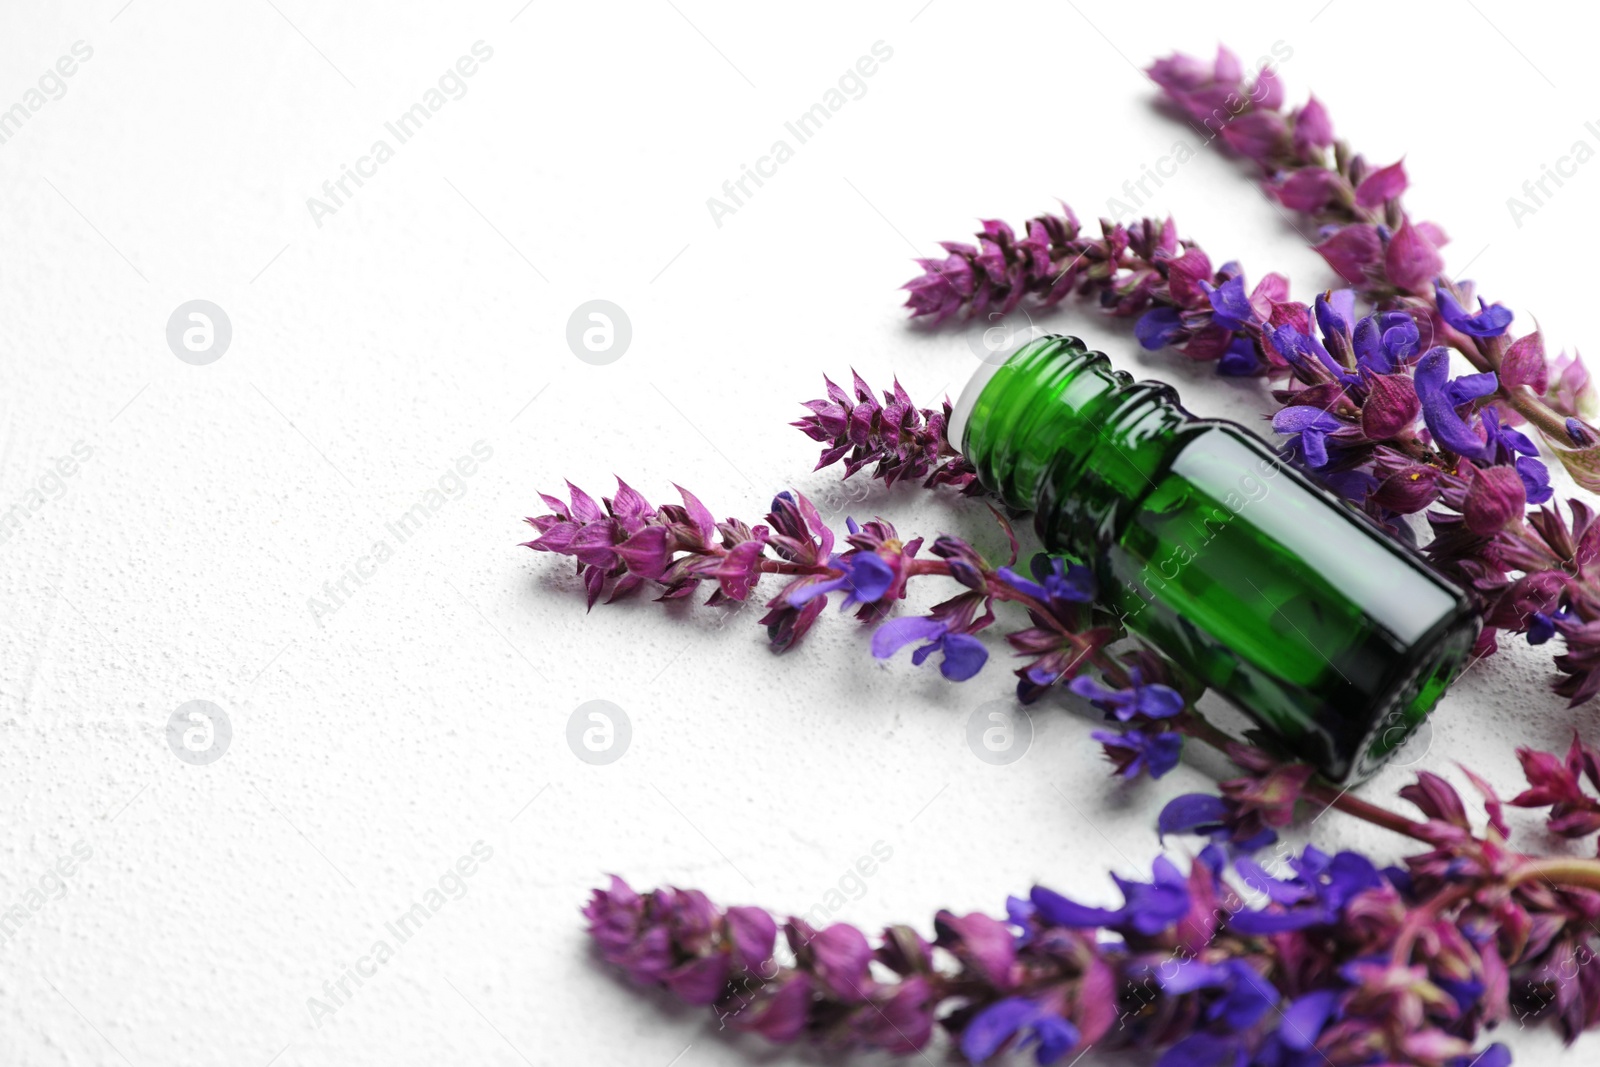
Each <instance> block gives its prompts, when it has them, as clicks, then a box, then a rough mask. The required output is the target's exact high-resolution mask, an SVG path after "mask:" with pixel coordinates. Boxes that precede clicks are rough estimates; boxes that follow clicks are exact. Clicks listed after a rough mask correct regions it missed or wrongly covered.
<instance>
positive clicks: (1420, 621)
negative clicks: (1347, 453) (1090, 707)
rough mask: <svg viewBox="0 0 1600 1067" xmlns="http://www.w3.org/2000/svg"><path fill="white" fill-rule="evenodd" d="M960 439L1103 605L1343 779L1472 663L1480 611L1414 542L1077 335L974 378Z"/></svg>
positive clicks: (1375, 760) (960, 409)
mask: <svg viewBox="0 0 1600 1067" xmlns="http://www.w3.org/2000/svg"><path fill="white" fill-rule="evenodd" d="M949 433H950V440H951V442H952V443H953V444H955V445H956V446H957V447H958V448H960V449H961V451H962V452H963V453H964V454H965V455H966V457H967V458H968V459H969V460H970V461H971V462H972V464H973V465H974V466H975V467H976V468H977V470H978V477H979V479H980V480H981V481H982V482H983V484H984V486H985V487H987V488H988V489H989V490H991V491H992V492H994V493H995V494H996V495H998V496H999V497H1000V498H1001V499H1002V500H1004V501H1005V503H1006V504H1007V505H1009V506H1011V507H1013V508H1017V509H1020V510H1026V511H1032V512H1033V513H1034V516H1035V527H1036V529H1037V530H1038V534H1039V537H1040V539H1041V540H1042V541H1043V543H1044V546H1045V549H1046V550H1047V551H1050V552H1061V553H1066V554H1070V555H1073V556H1077V557H1078V558H1080V559H1082V560H1083V561H1085V562H1086V563H1087V564H1088V565H1089V566H1090V567H1092V568H1093V570H1094V572H1095V575H1096V577H1097V578H1098V580H1099V587H1100V603H1101V606H1102V607H1104V608H1105V609H1107V610H1108V611H1111V612H1113V613H1115V614H1116V615H1118V616H1120V618H1121V620H1122V621H1123V623H1124V625H1125V626H1126V628H1127V629H1128V630H1129V631H1130V632H1131V633H1134V634H1136V635H1138V636H1140V637H1142V638H1144V639H1145V640H1146V641H1148V642H1149V643H1150V644H1151V645H1153V646H1155V647H1156V648H1158V649H1160V650H1161V651H1162V652H1164V653H1165V654H1166V655H1167V656H1169V657H1170V658H1171V659H1172V660H1173V661H1174V662H1176V663H1177V664H1178V665H1179V666H1181V667H1182V668H1183V669H1184V670H1186V671H1188V672H1189V673H1190V674H1192V675H1193V676H1194V677H1196V678H1197V679H1199V680H1200V681H1202V682H1204V683H1205V684H1206V685H1207V686H1209V687H1210V688H1212V689H1214V690H1216V691H1217V692H1218V693H1220V694H1221V695H1222V696H1224V697H1226V698H1227V699H1228V700H1229V701H1231V702H1232V703H1234V704H1235V705H1237V706H1238V707H1239V708H1241V709H1243V710H1244V711H1245V712H1246V713H1247V714H1249V715H1250V716H1251V717H1252V718H1253V719H1254V720H1255V721H1256V722H1257V723H1258V724H1260V725H1261V726H1262V727H1264V728H1265V729H1266V730H1267V731H1268V732H1270V733H1271V734H1273V735H1274V736H1275V737H1276V738H1277V739H1278V740H1279V742H1280V743H1281V744H1282V745H1283V746H1284V747H1285V748H1287V749H1288V750H1289V751H1290V752H1292V753H1294V754H1295V755H1297V756H1299V757H1300V758H1302V759H1305V760H1308V761H1309V762H1311V763H1312V764H1314V765H1315V766H1316V767H1317V768H1318V769H1319V770H1320V771H1321V772H1322V773H1323V774H1324V775H1325V776H1326V777H1327V778H1329V779H1330V780H1332V781H1334V782H1339V783H1354V782H1358V781H1360V780H1361V779H1363V778H1365V777H1367V776H1369V775H1371V774H1372V773H1373V772H1374V771H1376V770H1377V769H1378V768H1379V767H1380V766H1381V765H1382V764H1383V762H1384V760H1385V759H1387V758H1388V757H1389V756H1390V755H1391V754H1392V753H1393V751H1394V750H1395V749H1396V748H1398V747H1399V746H1400V745H1401V744H1402V743H1403V741H1404V740H1405V739H1406V737H1407V736H1409V735H1410V733H1411V732H1412V731H1413V730H1414V729H1415V728H1416V727H1417V726H1418V725H1419V724H1420V723H1421V722H1422V721H1423V720H1424V719H1425V718H1426V717H1427V715H1428V712H1429V711H1431V710H1432V709H1433V706H1434V705H1435V704H1436V703H1437V702H1438V700H1439V697H1440V695H1441V694H1442V693H1443V692H1444V690H1445V687H1446V686H1448V685H1449V684H1450V682H1451V681H1452V680H1453V679H1454V678H1455V676H1456V675H1457V674H1458V673H1459V672H1460V670H1461V668H1462V666H1463V665H1464V664H1465V662H1466V660H1467V655H1468V652H1469V650H1470V649H1471V647H1472V644H1473V641H1474V639H1475V638H1476V636H1477V633H1478V626H1479V620H1478V618H1477V615H1476V612H1474V611H1473V609H1472V605H1471V604H1470V603H1469V601H1468V600H1467V598H1466V597H1465V595H1464V594H1463V593H1462V592H1461V590H1460V589H1458V588H1457V587H1455V586H1454V585H1452V584H1451V583H1450V582H1449V581H1447V580H1446V579H1445V578H1443V577H1442V576H1441V575H1439V574H1438V573H1437V572H1436V571H1434V570H1433V569H1432V568H1431V567H1430V566H1429V565H1428V564H1427V562H1426V561H1425V560H1423V559H1422V558H1421V556H1419V555H1418V554H1417V553H1416V552H1414V551H1412V550H1411V549H1409V548H1408V547H1406V546H1405V545H1403V544H1401V543H1399V542H1397V541H1396V540H1394V539H1393V538H1392V537H1390V536H1388V535H1387V534H1385V533H1384V532H1383V531H1382V530H1380V529H1379V528H1378V527H1377V526H1376V525H1375V524H1373V523H1372V522H1370V521H1369V520H1368V519H1367V518H1366V517H1365V516H1364V515H1362V514H1361V513H1359V512H1358V511H1356V510H1355V509H1354V508H1352V507H1351V506H1349V505H1348V504H1346V503H1345V502H1344V501H1342V500H1340V499H1339V498H1338V497H1336V496H1334V495H1333V494H1331V493H1329V492H1327V491H1326V490H1324V489H1322V488H1320V487H1319V486H1317V485H1316V484H1314V483H1313V482H1312V481H1310V480H1309V479H1308V478H1306V477H1305V476H1304V475H1303V474H1301V473H1300V472H1299V471H1297V470H1295V469H1294V468H1293V467H1292V466H1290V465H1289V464H1288V463H1286V462H1284V461H1283V460H1282V459H1280V458H1279V457H1278V456H1277V455H1276V454H1275V453H1274V452H1273V450H1272V449H1271V447H1269V446H1268V445H1267V444H1266V443H1265V442H1264V441H1262V440H1261V439H1260V438H1259V437H1257V436H1256V435H1254V434H1252V433H1251V432H1250V431H1248V430H1246V429H1245V428H1244V427H1242V426H1240V425H1238V424H1237V423H1233V422H1227V421H1224V420H1220V419H1201V418H1196V417H1195V416H1193V415H1191V414H1189V412H1187V411H1185V410H1184V409H1183V408H1182V407H1181V406H1180V405H1179V403H1178V397H1177V394H1176V393H1175V392H1174V391H1173V390H1172V388H1171V387H1170V386H1167V385H1163V384H1161V383H1159V382H1135V381H1134V380H1133V379H1132V378H1131V377H1129V376H1128V375H1127V374H1125V373H1123V372H1121V371H1115V370H1112V369H1111V366H1110V364H1109V362H1108V361H1107V359H1106V357H1105V356H1104V355H1102V354H1101V353H1099V352H1091V351H1089V350H1088V349H1087V348H1085V346H1084V344H1083V342H1081V341H1079V340H1078V339H1077V338H1074V337H1062V336H1048V337H1041V338H1037V339H1035V340H1032V341H1030V342H1028V343H1027V344H1025V345H1023V346H1022V347H1021V348H1019V349H1018V350H1017V351H1016V352H1014V353H1013V354H1012V355H1011V356H1010V357H1008V358H1006V359H1005V361H1004V362H1003V363H1000V364H997V365H991V366H986V367H985V368H984V369H983V370H981V371H979V373H978V374H977V375H976V376H974V378H973V380H972V381H971V382H970V383H968V385H967V387H966V389H965V390H964V391H963V392H962V394H961V397H960V399H959V401H958V402H957V403H956V405H955V409H954V412H953V415H952V418H951V423H950V429H949Z"/></svg>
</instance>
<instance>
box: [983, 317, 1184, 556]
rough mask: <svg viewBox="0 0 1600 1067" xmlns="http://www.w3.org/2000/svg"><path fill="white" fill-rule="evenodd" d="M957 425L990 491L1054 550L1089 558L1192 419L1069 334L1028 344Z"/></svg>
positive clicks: (1171, 397)
mask: <svg viewBox="0 0 1600 1067" xmlns="http://www.w3.org/2000/svg"><path fill="white" fill-rule="evenodd" d="M962 400H963V402H967V401H968V397H967V395H966V393H963V396H962ZM970 405H971V406H970V410H967V411H965V412H964V414H965V416H966V417H965V420H964V422H963V424H962V425H961V426H960V427H959V431H960V436H961V442H960V444H961V449H962V452H963V453H964V454H965V455H966V457H967V459H968V460H969V461H971V463H972V465H973V466H974V467H975V468H976V469H977V472H978V477H979V480H980V481H981V482H982V483H983V484H984V486H985V487H986V488H988V489H989V490H990V491H992V492H994V493H995V494H996V495H997V496H999V497H1000V498H1001V499H1002V500H1003V501H1005V503H1006V504H1008V505H1009V506H1011V507H1013V508H1018V509H1022V510H1027V511H1034V512H1037V513H1038V523H1039V527H1040V534H1041V535H1042V536H1044V537H1045V540H1046V543H1047V544H1049V542H1051V541H1057V542H1065V543H1058V544H1055V545H1050V547H1052V548H1054V549H1057V550H1064V549H1067V550H1076V551H1080V552H1082V551H1087V550H1088V547H1089V546H1088V545H1087V544H1085V543H1084V539H1085V538H1086V537H1088V538H1092V537H1093V536H1094V534H1095V527H1097V526H1098V525H1099V524H1100V523H1101V522H1102V521H1103V520H1104V519H1105V518H1106V517H1107V515H1108V514H1110V513H1111V512H1113V511H1116V510H1118V509H1119V508H1122V507H1125V506H1127V505H1129V504H1131V503H1132V502H1136V501H1137V500H1139V499H1141V498H1142V497H1143V496H1144V495H1145V493H1146V492H1147V491H1148V489H1149V488H1150V486H1151V485H1152V484H1153V481H1154V479H1155V477H1156V476H1157V474H1158V473H1159V471H1160V470H1161V468H1162V467H1163V465H1164V464H1165V462H1166V456H1167V453H1168V452H1169V451H1170V447H1171V445H1172V443H1173V436H1172V431H1174V430H1176V429H1177V428H1178V427H1179V426H1181V425H1182V424H1183V423H1185V422H1188V421H1190V419H1191V416H1190V415H1189V414H1188V413H1187V412H1186V411H1184V410H1183V408H1182V407H1180V406H1179V405H1178V402H1177V395H1176V394H1175V393H1174V392H1173V391H1172V389H1171V388H1170V387H1168V386H1165V385H1161V384H1159V383H1156V382H1134V380H1133V379H1132V378H1131V377H1129V376H1128V375H1127V374H1125V373H1123V372H1121V371H1116V370H1113V369H1112V368H1111V364H1110V361H1109V360H1107V359H1106V357H1105V356H1104V355H1103V354H1102V353H1099V352H1092V351H1089V350H1088V349H1087V348H1086V347H1085V346H1084V344H1083V342H1082V341H1080V340H1078V339H1077V338H1075V337H1062V336H1059V335H1053V336H1048V337H1041V338H1038V339H1036V340H1033V341H1030V342H1029V343H1028V344H1026V345H1024V346H1023V347H1021V348H1019V349H1018V350H1017V351H1016V352H1015V353H1014V354H1012V356H1011V357H1010V358H1009V359H1007V360H1006V361H1005V362H1004V363H1003V364H1001V366H1000V367H999V368H998V369H997V370H996V371H994V372H993V373H992V375H989V376H988V380H987V381H986V382H984V383H983V384H982V385H981V387H979V388H978V390H977V394H976V396H974V397H972V398H971V400H970Z"/></svg>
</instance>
